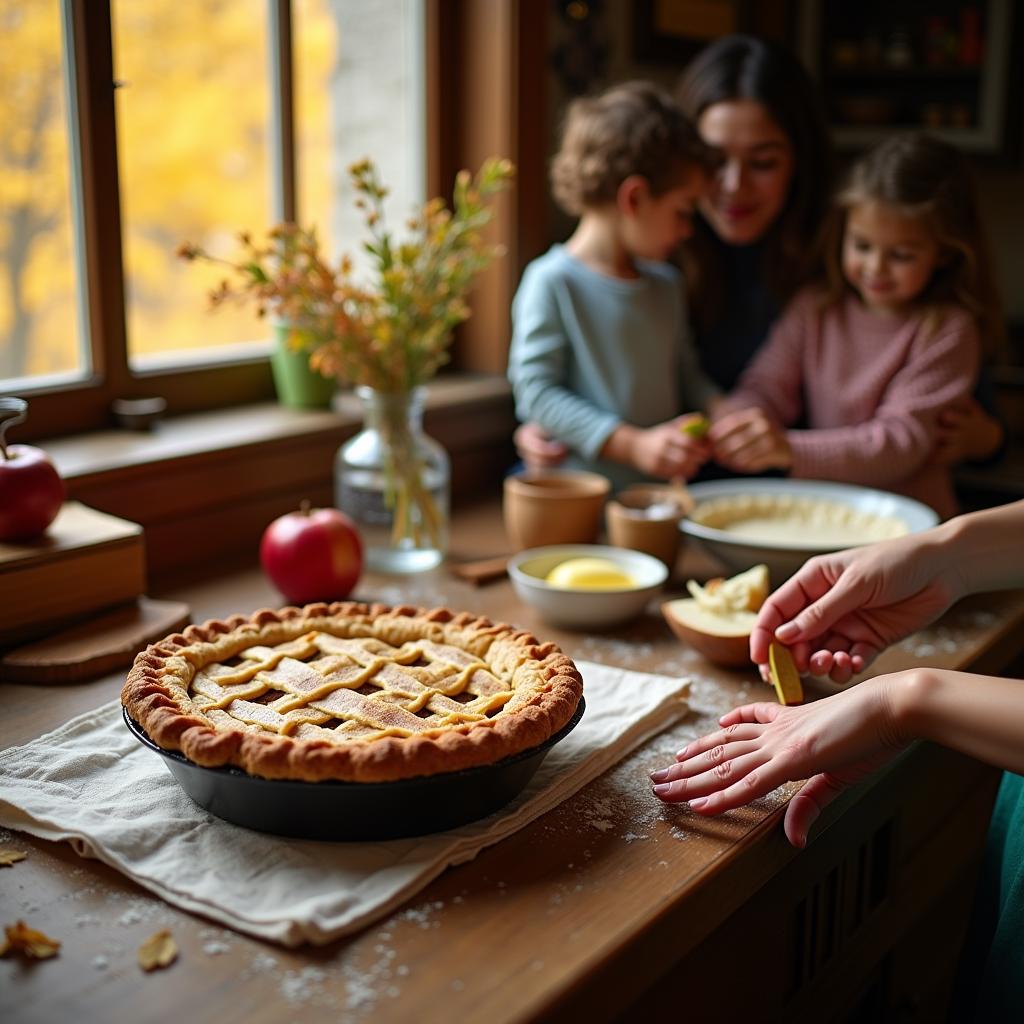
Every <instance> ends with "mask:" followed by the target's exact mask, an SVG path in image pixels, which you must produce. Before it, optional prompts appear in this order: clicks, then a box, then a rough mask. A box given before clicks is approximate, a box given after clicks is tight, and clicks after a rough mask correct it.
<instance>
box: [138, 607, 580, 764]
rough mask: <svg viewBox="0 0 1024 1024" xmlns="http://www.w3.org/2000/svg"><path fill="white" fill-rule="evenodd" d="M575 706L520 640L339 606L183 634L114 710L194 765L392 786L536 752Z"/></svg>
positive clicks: (479, 623) (407, 613) (550, 661)
mask: <svg viewBox="0 0 1024 1024" xmlns="http://www.w3.org/2000/svg"><path fill="white" fill-rule="evenodd" d="M582 692H583V682H582V679H581V678H580V674H579V672H578V671H577V670H576V667H575V665H574V664H573V663H572V661H570V659H569V658H568V657H566V656H565V655H564V654H563V653H562V652H561V650H559V648H558V647H557V646H555V644H552V643H540V642H539V641H538V640H537V639H536V638H535V637H534V636H532V635H531V634H530V633H526V632H523V631H520V630H516V629H515V628H513V627H512V626H508V625H502V624H495V623H493V622H491V621H490V620H488V619H484V618H479V617H477V616H474V615H471V614H469V613H466V612H461V613H456V612H453V611H450V610H449V609H447V608H435V609H432V610H426V609H422V608H412V607H408V606H402V607H395V608H392V607H388V606H386V605H377V604H374V605H366V604H356V603H352V602H345V603H339V604H330V605H328V604H314V605H307V606H306V607H305V608H284V609H281V610H280V611H269V610H264V611H259V612H256V613H255V614H254V615H253V616H252V617H251V618H248V619H247V618H245V617H243V616H241V615H236V616H232V617H231V618H229V619H227V620H226V621H223V622H221V621H212V622H207V623H205V624H204V625H201V626H199V625H195V626H189V627H188V628H187V629H186V630H185V631H184V632H183V633H176V634H174V635H173V636H169V637H167V638H166V639H164V640H162V641H161V642H160V643H158V644H154V645H152V646H150V647H149V648H147V649H146V650H145V651H143V652H142V653H141V654H139V655H138V656H137V657H136V659H135V664H134V666H133V667H132V669H131V672H130V673H129V675H128V679H127V681H126V683H125V685H124V689H123V690H122V691H121V702H122V703H123V704H124V706H125V707H126V708H127V710H128V713H129V714H130V715H131V717H132V718H133V719H135V721H136V722H138V723H139V725H141V726H142V728H143V729H145V731H146V733H147V734H148V735H149V737H150V738H151V739H152V740H153V741H154V742H155V743H156V744H158V745H159V746H161V747H163V748H164V749H165V750H178V751H181V752H182V753H183V754H184V755H185V756H186V757H187V758H189V760H191V761H193V762H195V763H196V764H199V765H203V766H206V767H218V766H221V765H229V764H230V765H236V766H238V767H239V768H242V769H244V770H245V771H247V772H249V773H250V774H251V775H258V776H261V777H264V778H271V779H299V780H304V781H307V782H319V781H322V780H325V779H337V780H346V781H353V782H384V781H393V780H396V779H405V778H411V777H414V776H417V775H434V774H438V773H441V772H450V771H457V770H459V769H463V768H470V767H475V766H479V765H484V764H491V763H493V762H495V761H499V760H501V759H502V758H505V757H508V756H510V755H512V754H516V753H519V752H520V751H523V750H527V749H529V748H531V747H535V746H537V745H538V744H540V743H543V742H544V741H545V740H546V739H548V738H549V737H550V736H552V735H554V733H556V732H557V731H558V730H559V729H561V728H562V726H564V725H565V724H566V723H567V722H568V721H569V719H570V718H571V717H572V715H573V712H574V711H575V710H576V707H577V705H578V704H579V700H580V695H581V694H582Z"/></svg>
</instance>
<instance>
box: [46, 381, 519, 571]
mask: <svg viewBox="0 0 1024 1024" xmlns="http://www.w3.org/2000/svg"><path fill="white" fill-rule="evenodd" d="M361 423H362V416H361V407H360V403H359V401H358V399H356V398H355V396H354V395H352V394H350V393H343V394H342V395H340V396H339V398H338V400H337V401H336V408H335V409H334V410H305V409H289V408H285V407H284V406H280V405H277V404H275V403H262V404H259V405H253V406H243V407H238V408H233V409H227V410H224V411H221V412H216V413H200V414H195V415H189V416H180V417H176V418H172V419H167V420H165V421H163V422H161V423H160V424H159V425H158V426H157V428H156V429H155V430H154V431H152V432H151V433H136V432H131V431H124V430H106V431H99V432H96V433H92V434H83V435H78V436H75V437H68V438H62V439H58V440H53V441H49V442H46V443H45V444H44V447H45V448H46V450H47V452H49V454H50V455H51V457H52V458H53V460H54V462H55V464H56V465H57V467H58V469H59V470H60V472H61V475H62V476H63V477H64V479H65V481H66V483H67V486H68V496H69V497H70V498H74V499H76V500H78V501H82V502H85V504H87V505H90V506H92V507H93V508H98V509H101V510H103V511H105V512H110V513H111V514H113V515H117V516H121V517H122V518H124V519H129V520H132V521H133V522H136V523H139V524H141V525H142V526H143V527H144V528H145V531H146V545H147V564H148V569H149V584H150V588H151V589H153V588H154V587H157V588H159V587H163V586H166V585H171V584H175V583H178V582H181V581H184V580H187V579H195V578H201V577H202V576H204V575H212V574H214V573H216V572H218V571H221V570H222V569H224V568H231V567H234V566H237V565H244V564H252V562H253V561H254V560H255V558H256V552H257V550H258V544H259V538H260V535H261V534H262V532H263V529H264V528H265V526H266V525H267V523H269V522H270V521H271V520H272V519H274V518H275V517H276V516H278V515H282V514H283V513H284V512H287V511H289V510H290V509H293V508H297V507H298V505H299V503H300V502H301V501H302V500H303V499H307V500H309V501H310V502H312V503H313V504H314V505H330V504H331V503H332V501H333V466H334V456H335V453H336V452H337V449H338V447H339V446H340V445H341V444H342V443H343V442H344V441H345V440H346V439H347V438H349V437H351V436H352V435H353V434H354V433H355V432H356V431H357V430H358V429H359V427H360V425H361ZM424 424H425V428H426V430H427V432H428V433H429V434H430V435H431V436H432V437H434V438H435V439H436V440H437V441H439V442H440V443H441V444H442V445H444V447H445V448H446V449H447V451H448V453H449V455H450V456H451V459H452V491H453V499H454V500H455V501H456V502H458V501H460V500H462V499H463V498H465V497H468V496H469V495H470V494H471V493H473V492H479V491H481V490H484V489H486V488H488V487H491V486H496V485H497V483H498V481H499V480H500V479H501V477H502V476H503V475H504V473H505V471H506V470H507V469H508V467H509V466H510V465H511V463H512V460H513V457H514V456H513V450H512V443H511V439H512V431H513V430H514V427H515V418H514V411H513V403H512V396H511V391H510V389H509V386H508V383H507V381H505V379H504V378H503V377H500V376H498V375H458V376H456V375H452V376H446V377H442V378H440V379H438V380H436V381H434V382H432V383H431V385H430V386H429V387H428V392H427V402H426V410H425V414H424Z"/></svg>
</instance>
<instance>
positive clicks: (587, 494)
mask: <svg viewBox="0 0 1024 1024" xmlns="http://www.w3.org/2000/svg"><path fill="white" fill-rule="evenodd" d="M610 489H611V485H610V484H609V483H608V480H607V479H606V478H605V477H603V476H601V475H600V474H599V473H587V472H584V471H582V470H569V469H565V470H527V471H526V472H523V473H516V474H514V475H512V476H507V477H505V496H504V502H503V504H502V512H503V515H504V519H505V532H506V533H507V534H508V538H509V540H510V541H511V542H512V545H513V547H514V548H515V549H516V550H517V551H522V550H523V549H525V548H537V547H544V546H545V545H547V544H593V543H594V541H596V540H597V535H598V532H599V531H600V529H601V512H602V509H603V508H604V502H605V499H606V498H607V497H608V492H609V490H610Z"/></svg>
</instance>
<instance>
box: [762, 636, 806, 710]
mask: <svg viewBox="0 0 1024 1024" xmlns="http://www.w3.org/2000/svg"><path fill="white" fill-rule="evenodd" d="M768 677H769V678H770V680H771V684H772V686H774V687H775V694H776V696H777V697H778V698H779V703H780V704H784V705H787V706H788V705H791V704H802V703H803V702H804V688H803V686H802V685H801V683H800V673H799V672H797V670H796V663H795V662H794V661H793V655H792V654H790V653H789V648H788V647H784V646H783V645H782V644H780V643H776V642H775V641H774V640H773V641H772V642H771V644H770V645H769V647H768Z"/></svg>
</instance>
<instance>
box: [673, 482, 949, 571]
mask: <svg viewBox="0 0 1024 1024" xmlns="http://www.w3.org/2000/svg"><path fill="white" fill-rule="evenodd" d="M689 491H690V494H691V495H692V496H693V499H694V508H693V509H692V511H691V512H690V514H689V515H688V516H687V517H685V518H684V519H683V520H682V521H681V522H680V524H679V528H680V529H681V530H682V531H683V533H684V534H685V535H686V536H687V537H688V538H690V539H692V540H693V541H695V542H696V543H697V544H699V545H700V546H701V547H703V548H704V549H705V550H707V551H708V552H709V553H710V554H712V555H713V556H714V557H715V558H716V559H718V560H719V561H720V562H722V563H723V564H724V565H725V566H726V567H727V568H728V569H729V570H731V571H732V572H743V571H745V570H746V569H749V568H750V567H751V566H754V565H757V564H759V563H761V562H763V563H765V564H766V565H767V566H768V569H769V572H770V574H771V580H772V585H773V586H777V585H778V584H780V583H781V582H783V580H785V579H787V578H788V577H790V576H792V575H793V573H795V572H796V571H797V570H798V569H799V568H800V567H801V566H802V565H803V564H804V562H806V561H807V560H808V559H809V558H811V557H813V556H814V555H822V554H827V553H829V552H831V551H841V550H845V549H846V548H849V547H857V546H860V545H858V544H842V543H840V544H827V543H825V544H823V543H821V542H820V541H815V540H813V539H809V540H801V539H799V538H796V539H793V540H786V541H777V540H770V539H766V540H759V539H756V538H752V537H745V536H738V535H736V534H733V533H729V532H728V531H726V530H720V529H716V528H715V527H711V526H707V525H705V524H703V523H701V522H699V517H700V513H701V507H702V505H706V504H707V503H708V502H711V501H714V500H717V499H720V498H729V497H733V498H735V497H743V496H756V497H779V498H780V499H793V498H804V499H808V498H809V499H816V500H822V501H826V502H831V503H835V504H838V505H845V506H848V507H850V508H851V509H853V510H854V511H856V512H862V513H868V514H871V515H875V516H879V517H881V518H893V519H899V520H902V522H903V523H904V524H905V525H906V527H907V531H908V532H909V533H917V532H919V531H921V530H927V529H928V528H930V527H932V526H935V525H936V524H937V523H938V521H939V517H938V516H937V515H936V513H935V512H934V511H933V510H932V509H931V508H929V507H928V506H927V505H924V504H922V503H921V502H919V501H915V500H914V499H912V498H907V497H904V496H903V495H901V494H891V493H890V492H888V491H880V490H875V489H873V488H870V487H859V486H856V485H854V484H842V483H835V482H833V481H829V480H786V479H782V478H777V477H750V478H746V479H736V480H709V481H705V482H703V483H696V484H691V485H690V487H689ZM863 543H864V544H869V543H871V540H870V539H868V540H865V541H864V542H863Z"/></svg>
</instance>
